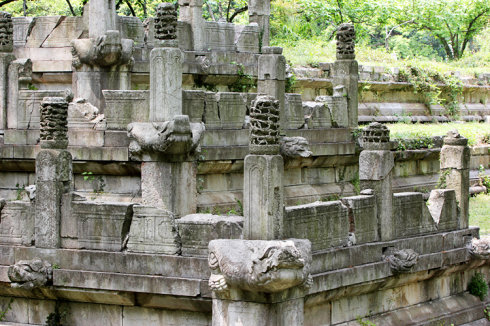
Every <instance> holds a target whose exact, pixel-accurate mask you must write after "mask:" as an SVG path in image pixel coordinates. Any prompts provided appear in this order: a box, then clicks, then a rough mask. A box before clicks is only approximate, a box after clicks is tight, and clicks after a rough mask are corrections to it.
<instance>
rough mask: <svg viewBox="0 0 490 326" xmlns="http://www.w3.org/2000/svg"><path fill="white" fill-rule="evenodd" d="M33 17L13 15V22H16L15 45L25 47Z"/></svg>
mask: <svg viewBox="0 0 490 326" xmlns="http://www.w3.org/2000/svg"><path fill="white" fill-rule="evenodd" d="M33 19H34V17H12V23H13V24H14V46H15V47H19V46H20V47H23V46H24V45H25V44H26V40H27V34H28V33H29V26H30V25H31V23H32V21H33Z"/></svg>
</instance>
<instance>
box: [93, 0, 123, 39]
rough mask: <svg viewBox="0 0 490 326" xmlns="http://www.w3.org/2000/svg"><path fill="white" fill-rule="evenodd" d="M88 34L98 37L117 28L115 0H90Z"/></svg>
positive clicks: (94, 37)
mask: <svg viewBox="0 0 490 326" xmlns="http://www.w3.org/2000/svg"><path fill="white" fill-rule="evenodd" d="M88 6H89V10H88V15H89V16H88V23H89V28H88V34H89V37H90V38H93V39H96V38H98V37H100V36H103V35H104V34H105V33H106V32H107V31H113V30H116V29H117V28H116V18H117V15H116V5H115V3H114V0H90V2H89V3H88Z"/></svg>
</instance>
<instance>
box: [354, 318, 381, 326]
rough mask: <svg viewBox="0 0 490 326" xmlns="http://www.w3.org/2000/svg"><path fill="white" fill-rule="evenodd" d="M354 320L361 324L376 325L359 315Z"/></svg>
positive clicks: (364, 325)
mask: <svg viewBox="0 0 490 326" xmlns="http://www.w3.org/2000/svg"><path fill="white" fill-rule="evenodd" d="M356 321H357V322H358V323H359V325H361V326H376V324H375V323H373V322H372V321H369V320H364V319H362V318H361V317H357V319H356Z"/></svg>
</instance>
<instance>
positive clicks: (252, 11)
mask: <svg viewBox="0 0 490 326" xmlns="http://www.w3.org/2000/svg"><path fill="white" fill-rule="evenodd" d="M270 15H271V1H270V0H248V17H249V22H250V23H257V25H259V33H260V34H261V36H262V39H261V40H260V45H261V46H262V47H264V46H269V41H270V23H269V18H270Z"/></svg>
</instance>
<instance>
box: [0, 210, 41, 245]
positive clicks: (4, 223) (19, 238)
mask: <svg viewBox="0 0 490 326" xmlns="http://www.w3.org/2000/svg"><path fill="white" fill-rule="evenodd" d="M33 242H34V214H33V211H32V209H31V203H29V202H23V201H9V202H6V203H5V206H4V207H3V208H2V209H0V243H2V244H9V245H23V246H30V245H32V244H33Z"/></svg>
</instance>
